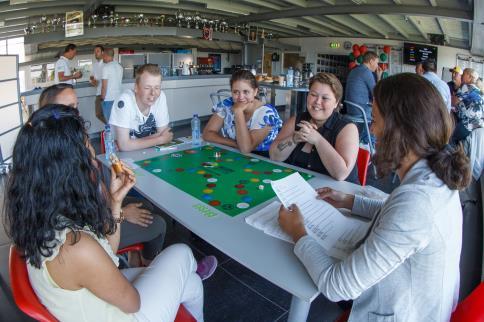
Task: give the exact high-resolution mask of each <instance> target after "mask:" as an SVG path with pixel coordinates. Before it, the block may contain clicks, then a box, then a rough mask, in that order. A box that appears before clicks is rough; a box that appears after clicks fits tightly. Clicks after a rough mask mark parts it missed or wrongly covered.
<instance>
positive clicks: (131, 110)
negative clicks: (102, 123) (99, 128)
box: [109, 90, 170, 139]
mask: <svg viewBox="0 0 484 322" xmlns="http://www.w3.org/2000/svg"><path fill="white" fill-rule="evenodd" d="M169 121H170V118H169V116H168V107H167V105H166V96H165V93H163V92H161V93H160V97H159V98H158V99H157V100H156V101H155V103H154V104H153V105H152V106H151V107H150V111H149V113H148V114H147V115H143V113H141V112H140V110H139V108H138V105H137V104H136V97H135V93H134V91H133V90H127V91H125V92H123V93H122V94H121V95H120V96H119V99H118V100H116V101H115V102H114V105H113V109H112V111H111V117H110V119H109V123H110V124H111V125H114V126H118V127H122V128H125V129H129V136H130V138H132V139H136V138H144V137H147V136H150V135H152V134H155V133H156V130H157V128H160V127H164V126H167V125H168V123H169Z"/></svg>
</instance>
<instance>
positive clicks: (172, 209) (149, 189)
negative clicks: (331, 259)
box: [98, 144, 378, 322]
mask: <svg viewBox="0 0 484 322" xmlns="http://www.w3.org/2000/svg"><path fill="white" fill-rule="evenodd" d="M190 147H191V144H183V145H180V146H179V148H178V149H179V150H184V149H187V148H190ZM220 147H222V148H224V149H227V150H232V151H236V150H235V149H232V148H229V147H225V146H220ZM176 151H177V150H169V151H163V152H159V151H156V150H155V149H154V148H150V149H145V150H141V151H133V152H122V153H118V156H119V157H120V158H121V159H132V160H134V161H139V160H144V159H148V158H152V157H155V156H159V155H162V154H167V153H174V152H176ZM253 156H254V157H255V158H259V159H265V158H262V157H260V156H257V155H253ZM98 159H99V160H100V161H102V162H103V163H105V162H106V160H105V157H104V155H99V156H98ZM266 160H267V159H266ZM269 161H270V160H269ZM270 162H272V163H275V164H280V165H283V166H285V167H290V168H293V169H297V170H301V169H299V168H297V167H294V166H290V165H287V164H284V163H281V162H274V161H270ZM302 171H305V172H307V173H311V174H313V175H314V176H315V177H314V178H312V179H310V180H309V183H310V184H311V185H312V186H313V187H323V186H329V187H332V188H335V189H338V190H342V191H345V192H358V191H362V190H363V188H362V187H361V186H358V185H355V184H352V183H349V182H344V181H335V180H334V179H332V178H330V177H328V176H325V175H321V174H319V173H315V172H312V171H307V170H302ZM136 172H137V182H136V186H135V189H136V190H137V191H138V192H140V193H141V194H142V195H143V196H144V197H146V198H147V199H148V200H150V201H151V202H152V203H154V204H155V205H156V206H157V207H159V208H160V209H162V210H163V211H165V212H166V213H167V214H168V215H170V216H171V217H172V218H174V219H175V220H176V221H178V222H179V223H181V224H182V225H184V226H185V227H186V228H187V229H189V230H190V231H192V232H193V233H195V234H196V235H198V236H199V237H200V238H202V239H204V240H205V241H206V242H208V243H209V244H211V245H212V246H214V247H216V248H218V249H219V250H221V251H222V252H224V253H225V254H227V255H228V256H229V257H231V258H233V259H235V260H236V261H238V262H239V263H241V264H242V265H244V266H246V267H247V268H249V269H250V270H252V271H253V272H255V273H257V274H258V275H260V276H262V277H263V278H265V279H267V280H268V281H270V282H271V283H273V284H275V285H277V286H279V287H280V288H282V289H284V290H285V291H287V292H289V293H290V294H292V300H291V307H290V310H289V316H288V321H290V322H295V321H306V319H307V316H308V313H309V308H310V305H311V302H312V301H313V300H314V299H315V298H316V297H317V296H318V294H319V292H318V290H317V288H316V286H315V284H314V283H313V281H312V280H311V278H310V276H309V275H308V273H307V271H306V269H305V268H304V266H303V265H302V264H301V262H300V261H299V259H298V258H297V257H296V256H295V255H294V252H293V245H292V244H289V243H287V242H285V241H282V240H279V239H276V238H273V237H270V236H268V235H266V234H264V232H262V231H260V230H257V229H255V228H253V227H251V226H249V225H248V224H246V223H245V220H244V219H245V217H247V216H249V215H251V214H253V213H254V212H256V211H258V210H259V209H261V208H262V207H264V206H266V205H268V204H269V203H271V202H272V201H273V199H271V200H269V201H267V202H265V203H264V204H262V205H259V206H258V207H255V208H253V209H250V210H248V211H246V212H244V213H242V214H240V215H238V216H236V217H230V216H228V215H225V214H224V213H222V212H220V211H218V210H216V209H215V208H213V207H211V206H209V205H206V204H205V203H203V202H201V201H200V200H198V199H196V198H194V197H192V196H190V195H189V194H187V193H185V192H183V191H182V190H179V189H178V188H175V187H174V186H172V185H170V184H168V183H166V182H165V181H163V180H161V179H159V178H158V177H156V176H155V175H153V174H151V173H149V172H147V171H145V170H143V169H141V168H138V169H136ZM366 189H367V188H365V190H366ZM373 189H374V188H373ZM374 190H376V189H374ZM376 192H378V190H376ZM197 208H198V209H203V210H204V211H200V210H197ZM202 212H205V214H203V213H202Z"/></svg>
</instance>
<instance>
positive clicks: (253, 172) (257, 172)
mask: <svg viewBox="0 0 484 322" xmlns="http://www.w3.org/2000/svg"><path fill="white" fill-rule="evenodd" d="M252 174H255V175H258V174H260V171H252Z"/></svg>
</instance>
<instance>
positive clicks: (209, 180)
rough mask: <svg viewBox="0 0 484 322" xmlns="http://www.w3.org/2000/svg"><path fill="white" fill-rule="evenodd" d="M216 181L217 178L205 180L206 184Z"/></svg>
mask: <svg viewBox="0 0 484 322" xmlns="http://www.w3.org/2000/svg"><path fill="white" fill-rule="evenodd" d="M217 181H218V179H217V178H208V179H207V182H217Z"/></svg>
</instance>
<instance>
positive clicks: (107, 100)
mask: <svg viewBox="0 0 484 322" xmlns="http://www.w3.org/2000/svg"><path fill="white" fill-rule="evenodd" d="M103 62H104V65H103V68H102V85H101V99H102V100H103V103H102V107H103V114H104V118H105V119H106V120H109V116H110V115H111V109H112V108H113V104H114V101H115V100H116V99H118V97H119V95H120V94H121V91H122V83H121V82H122V80H123V67H122V66H121V65H120V64H119V63H118V62H117V61H115V60H114V50H113V49H112V48H107V49H106V50H104V53H103Z"/></svg>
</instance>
